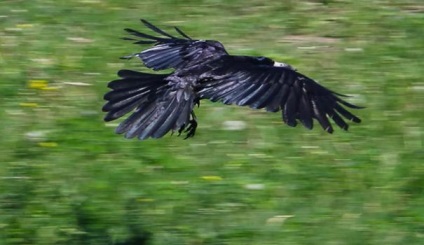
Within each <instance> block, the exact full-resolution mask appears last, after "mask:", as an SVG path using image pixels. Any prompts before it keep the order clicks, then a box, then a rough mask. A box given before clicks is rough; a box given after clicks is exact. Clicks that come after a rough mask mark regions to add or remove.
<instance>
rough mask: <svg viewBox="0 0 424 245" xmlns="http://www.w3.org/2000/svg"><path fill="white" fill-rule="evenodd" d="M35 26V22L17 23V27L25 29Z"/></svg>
mask: <svg viewBox="0 0 424 245" xmlns="http://www.w3.org/2000/svg"><path fill="white" fill-rule="evenodd" d="M33 26H34V25H33V24H17V25H16V28H21V29H24V28H31V27H33Z"/></svg>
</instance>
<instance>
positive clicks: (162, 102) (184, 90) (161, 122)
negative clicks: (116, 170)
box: [103, 20, 361, 139]
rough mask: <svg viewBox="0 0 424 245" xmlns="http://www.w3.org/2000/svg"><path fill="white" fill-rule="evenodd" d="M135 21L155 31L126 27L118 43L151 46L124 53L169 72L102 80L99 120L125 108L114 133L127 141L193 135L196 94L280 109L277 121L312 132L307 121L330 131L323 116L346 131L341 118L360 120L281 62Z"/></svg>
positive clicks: (332, 94)
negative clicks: (104, 91) (105, 89)
mask: <svg viewBox="0 0 424 245" xmlns="http://www.w3.org/2000/svg"><path fill="white" fill-rule="evenodd" d="M142 22H143V24H144V25H145V26H146V27H148V28H149V29H151V30H152V31H154V32H156V33H157V34H160V35H161V36H160V37H156V36H153V35H149V34H145V33H141V32H138V31H135V30H132V29H126V31H127V32H128V33H129V34H131V35H133V36H135V37H137V38H125V39H126V40H132V41H134V43H136V44H142V45H144V44H154V46H153V47H151V48H148V49H146V50H144V51H141V52H139V53H136V54H134V55H130V56H126V57H124V58H131V57H138V58H140V59H141V61H142V62H143V63H144V64H145V66H146V67H148V68H151V69H153V70H164V69H170V68H171V69H174V71H173V72H172V73H169V74H147V73H140V72H135V71H129V70H121V71H119V72H118V75H119V76H120V77H121V78H120V79H118V80H115V81H112V82H110V83H109V88H111V89H112V91H110V92H108V93H107V94H106V95H105V97H104V98H105V100H107V101H108V102H107V103H106V104H105V106H104V107H103V110H104V111H106V112H108V113H107V115H106V117H105V120H106V121H110V120H114V119H117V118H119V117H122V116H123V115H124V114H126V113H129V112H131V111H133V113H132V114H131V115H130V116H129V117H128V118H127V119H126V120H125V121H123V122H122V123H121V124H120V125H119V126H118V128H117V130H116V132H117V133H124V134H125V136H126V137H127V138H133V137H138V138H139V139H147V138H149V137H152V138H160V137H162V136H163V135H165V134H166V133H167V132H169V131H178V132H179V133H181V132H183V131H185V132H187V136H186V137H191V136H194V133H195V131H196V127H197V121H196V117H195V115H194V112H193V108H194V105H195V104H198V103H199V101H200V100H201V99H209V100H211V101H213V102H217V101H221V102H223V103H224V104H236V105H240V106H249V107H251V108H254V109H262V108H265V109H266V110H267V111H270V112H277V111H279V110H281V111H282V120H283V122H285V123H286V124H288V125H289V126H296V125H297V123H298V122H301V123H302V124H303V125H304V126H305V127H306V128H309V129H312V128H313V121H314V120H313V119H315V120H317V121H318V123H319V124H320V125H321V126H322V127H323V129H324V130H326V131H327V132H329V133H332V132H333V127H332V125H331V123H330V120H329V118H331V119H332V120H333V121H334V122H335V123H336V125H337V126H339V127H340V128H342V129H344V130H347V129H348V124H347V123H346V122H345V119H348V120H351V121H353V122H356V123H359V122H360V121H361V120H360V119H359V118H358V117H356V116H355V115H353V114H352V113H350V112H349V111H347V110H346V109H345V108H344V107H348V108H355V109H358V108H360V107H358V106H355V105H352V104H350V103H348V102H346V101H344V100H342V99H341V98H340V97H343V95H341V94H338V93H335V92H333V91H331V90H329V89H327V88H325V87H323V86H322V85H320V84H318V83H317V82H315V81H314V80H313V79H311V78H309V77H307V76H305V75H303V74H301V73H299V72H298V71H296V70H295V69H293V68H292V67H291V66H289V65H287V64H284V63H278V62H275V61H273V60H271V59H269V58H266V57H251V56H233V55H229V54H228V53H227V51H226V50H225V48H224V46H223V45H222V44H221V43H219V42H217V41H213V40H194V39H192V38H190V37H189V36H188V35H186V34H185V33H184V32H182V31H181V30H180V29H178V28H175V29H176V31H177V33H178V34H179V35H180V36H181V37H176V36H174V35H171V34H168V33H166V32H164V31H162V30H160V29H159V28H157V27H155V26H153V25H152V24H151V23H149V22H147V21H145V20H142ZM342 106H344V107H342ZM344 118H345V119H344Z"/></svg>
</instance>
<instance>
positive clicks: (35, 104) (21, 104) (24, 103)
mask: <svg viewBox="0 0 424 245" xmlns="http://www.w3.org/2000/svg"><path fill="white" fill-rule="evenodd" d="M19 105H20V106H22V107H38V104H37V103H30V102H23V103H20V104H19Z"/></svg>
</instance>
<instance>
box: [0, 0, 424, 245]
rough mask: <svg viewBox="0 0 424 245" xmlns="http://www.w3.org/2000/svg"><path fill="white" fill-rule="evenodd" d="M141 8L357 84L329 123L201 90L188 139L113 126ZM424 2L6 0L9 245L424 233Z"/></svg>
mask: <svg viewBox="0 0 424 245" xmlns="http://www.w3.org/2000/svg"><path fill="white" fill-rule="evenodd" d="M140 18H144V19H147V20H149V21H150V22H152V23H154V24H156V25H158V26H160V27H162V28H164V29H165V30H168V31H170V32H173V29H172V27H173V26H179V27H180V28H181V29H182V30H183V31H185V32H186V33H187V34H188V35H190V36H192V37H193V38H197V39H216V40H219V41H221V42H222V43H223V44H224V45H225V46H226V48H227V50H228V52H230V53H231V54H238V55H263V56H268V57H271V58H273V59H275V60H277V61H280V62H286V63H289V64H291V65H293V66H294V67H296V68H297V69H298V70H299V71H300V72H302V73H304V74H306V75H308V76H310V77H313V78H315V79H316V80H318V81H319V82H320V83H321V84H323V85H324V86H326V87H329V88H331V89H332V90H334V91H337V92H341V93H345V94H348V95H350V96H351V97H350V98H347V100H348V101H349V102H351V103H354V104H357V105H361V106H365V107H366V109H362V110H355V111H354V112H355V114H357V115H358V116H359V117H360V118H361V119H362V120H363V123H361V124H355V125H353V124H351V127H350V129H349V132H344V131H342V130H340V129H336V130H335V132H334V134H332V135H330V134H326V133H325V132H324V131H323V130H322V129H321V128H320V127H319V126H318V125H316V127H315V128H314V129H313V130H307V129H305V128H304V127H302V126H298V127H296V128H291V127H288V126H287V125H284V124H283V123H282V120H281V114H279V113H267V112H265V111H259V110H257V111H255V110H251V109H249V108H245V107H236V106H224V105H222V104H219V103H215V104H214V103H211V102H208V101H202V103H201V106H200V108H198V109H196V113H197V116H198V122H199V128H198V131H197V135H196V136H195V137H194V138H192V139H188V140H183V138H182V137H177V136H176V135H174V136H170V135H167V136H165V137H164V138H163V139H160V140H146V141H138V140H126V139H124V138H123V137H122V136H121V135H116V134H114V127H115V126H116V125H117V123H118V122H112V123H107V124H106V123H104V122H103V120H102V118H103V116H104V113H102V112H101V107H102V105H103V104H104V101H103V94H104V93H106V92H107V91H108V89H107V87H106V85H107V83H108V82H109V81H111V80H113V79H115V78H116V77H117V76H116V72H117V71H118V70H119V69H123V68H125V69H134V70H141V71H148V70H146V69H145V68H144V67H142V65H141V63H140V62H139V61H138V60H136V59H134V60H130V61H126V60H120V59H119V57H120V56H124V55H128V54H132V53H134V52H139V51H141V50H142V49H144V48H145V47H143V46H137V45H133V44H131V42H128V41H124V40H121V39H120V38H121V37H124V36H125V32H124V31H123V29H124V28H126V27H129V28H134V29H138V30H145V29H146V28H144V27H143V26H142V25H141V23H140V22H139V19H140ZM423 79H424V4H423V2H422V1H420V0H405V1H396V0H392V1H390V0H367V1H365V0H358V1H342V0H340V1H331V0H328V1H318V0H315V1H312V0H311V1H304V0H301V1H294V0H289V1H260V0H228V1H224V0H205V1H194V0H188V1H177V0H158V1H154V0H120V1H118V0H81V1H78V0H68V1H65V0H57V1H56V0H1V1H0V135H1V136H0V245H3V244H7V245H9V244H17V245H23V244H30V245H32V244H35V245H45V244H58V245H59V244H76V245H77V244H96V245H97V244H99V245H100V244H121V245H135V244H153V245H162V244H163V245H168V244H169V245H180V244H181V245H186V244H187V245H238V244H240V245H246V244H252V245H253V244H255V245H268V244H328V245H339V244H340V245H342V244H352V245H354V244H355V245H362V244H381V245H383V244H384V245H390V244H408V245H410V244H417V245H419V244H424V150H423V140H424V130H423V129H424V81H423Z"/></svg>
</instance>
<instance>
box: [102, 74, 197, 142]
mask: <svg viewBox="0 0 424 245" xmlns="http://www.w3.org/2000/svg"><path fill="white" fill-rule="evenodd" d="M118 75H119V76H120V77H121V79H118V80H115V81H112V82H110V83H109V88H111V89H112V91H110V92H108V93H107V94H106V95H105V96H104V99H105V100H107V101H108V102H107V103H106V104H105V105H104V106H103V111H105V112H108V114H107V115H106V117H105V121H111V120H115V119H117V118H119V117H122V116H123V115H125V114H127V113H129V112H132V114H131V115H130V116H129V117H128V118H127V119H125V120H124V121H123V122H122V123H121V124H120V125H119V126H118V128H117V129H116V132H117V133H119V134H122V133H125V137H126V138H134V137H138V138H139V139H147V138H149V137H152V138H160V137H162V136H164V135H165V134H166V133H168V132H169V131H171V130H183V129H184V128H185V127H186V126H187V125H189V120H190V113H191V111H192V110H193V106H194V102H193V101H194V98H195V95H194V93H193V91H192V90H191V88H190V87H188V86H186V87H183V86H180V87H178V88H173V87H172V86H170V85H169V84H168V81H167V80H165V78H166V77H167V75H162V74H146V73H141V72H136V71H129V70H121V71H119V73H118ZM188 137H189V136H188Z"/></svg>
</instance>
